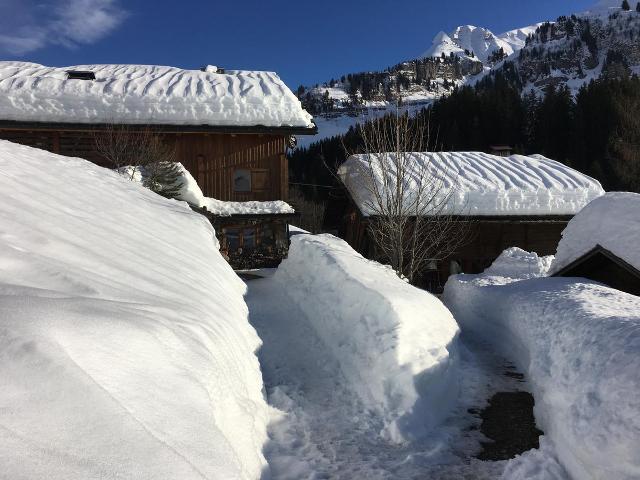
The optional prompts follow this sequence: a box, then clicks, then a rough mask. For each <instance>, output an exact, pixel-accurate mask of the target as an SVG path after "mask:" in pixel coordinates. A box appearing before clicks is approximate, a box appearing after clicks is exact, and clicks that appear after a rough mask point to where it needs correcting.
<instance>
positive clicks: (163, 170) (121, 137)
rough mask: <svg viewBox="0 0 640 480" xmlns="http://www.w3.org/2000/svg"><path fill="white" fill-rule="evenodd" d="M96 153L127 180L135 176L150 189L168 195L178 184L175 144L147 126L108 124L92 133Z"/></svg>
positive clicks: (171, 194) (179, 185)
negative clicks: (167, 141) (169, 142)
mask: <svg viewBox="0 0 640 480" xmlns="http://www.w3.org/2000/svg"><path fill="white" fill-rule="evenodd" d="M94 140H95V143H96V150H97V151H98V153H99V154H100V155H101V156H102V157H103V158H104V159H105V160H107V161H108V162H109V163H111V164H112V165H113V167H114V168H115V169H117V170H118V172H120V173H121V174H123V175H125V176H127V177H128V178H129V179H130V180H135V179H136V176H137V175H140V176H141V177H142V178H141V180H142V183H143V184H144V186H145V187H147V188H149V189H150V190H152V191H154V192H156V193H158V194H160V195H162V196H165V197H169V198H173V197H175V196H176V195H177V194H178V192H179V190H180V187H181V182H180V177H181V176H182V172H181V169H180V167H179V165H178V164H177V163H176V153H175V147H174V146H171V145H168V144H167V143H166V142H165V141H164V139H163V138H162V136H161V135H159V134H158V133H156V132H154V131H153V130H152V129H151V128H140V129H133V128H131V127H129V126H126V125H109V126H108V127H107V128H106V129H105V130H103V131H100V132H96V134H95V135H94Z"/></svg>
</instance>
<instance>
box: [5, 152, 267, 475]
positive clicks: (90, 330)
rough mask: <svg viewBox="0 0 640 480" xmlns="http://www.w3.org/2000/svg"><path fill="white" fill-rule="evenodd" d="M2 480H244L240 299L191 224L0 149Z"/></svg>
mask: <svg viewBox="0 0 640 480" xmlns="http://www.w3.org/2000/svg"><path fill="white" fill-rule="evenodd" d="M0 172H1V173H0V192H2V202H0V384H1V385H2V388H1V389H0V465H2V473H0V477H2V478H12V479H18V478H47V479H64V480H70V479H78V480H80V479H82V480H84V479H87V478H101V479H116V478H119V479H120V478H136V479H161V478H173V479H177V478H179V479H190V478H198V479H202V478H210V479H213V478H215V479H257V478H259V477H260V475H261V471H262V469H263V467H264V466H265V460H264V458H263V456H262V447H263V444H264V443H265V441H266V423H267V421H268V419H267V406H266V404H265V402H264V400H263V397H262V393H261V389H262V379H261V375H260V369H259V365H258V361H257V358H256V357H255V355H254V351H255V350H256V349H257V347H258V346H259V339H258V337H257V335H256V333H255V331H254V330H253V328H251V327H250V325H249V324H248V321H247V315H248V311H247V307H246V305H245V303H244V300H243V294H244V292H245V286H244V284H243V283H242V282H241V281H240V280H239V279H238V277H237V276H236V275H235V274H234V273H233V271H232V270H231V268H230V267H229V266H228V264H227V263H226V262H225V261H224V260H223V259H222V257H221V256H220V254H219V253H218V251H217V249H216V245H215V236H214V232H213V230H212V228H211V226H210V224H209V223H208V222H207V221H206V220H205V219H204V217H202V216H200V215H197V214H195V213H193V212H192V211H191V210H190V209H189V208H188V207H187V205H186V204H184V203H182V202H177V201H169V200H166V199H164V198H162V197H160V196H158V195H155V194H153V193H152V192H150V191H148V190H146V189H144V188H142V187H140V185H138V184H136V183H134V182H130V181H128V180H126V179H124V178H123V177H122V176H120V175H118V174H116V173H115V172H112V171H109V170H106V169H103V168H100V167H97V166H95V165H93V164H91V163H89V162H87V161H84V160H80V159H75V158H67V157H61V156H57V155H54V154H51V153H48V152H44V151H41V150H37V149H32V148H29V147H24V146H20V145H15V144H12V143H9V142H5V141H2V142H0Z"/></svg>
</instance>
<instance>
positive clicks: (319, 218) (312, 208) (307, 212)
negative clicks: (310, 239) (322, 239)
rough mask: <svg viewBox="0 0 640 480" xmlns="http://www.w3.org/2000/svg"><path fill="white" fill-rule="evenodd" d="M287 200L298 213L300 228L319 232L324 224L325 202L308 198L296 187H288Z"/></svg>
mask: <svg viewBox="0 0 640 480" xmlns="http://www.w3.org/2000/svg"><path fill="white" fill-rule="evenodd" d="M289 201H290V202H291V203H292V204H293V205H294V206H295V208H296V212H298V213H299V214H300V225H298V226H299V227H300V228H302V229H304V230H307V231H309V232H311V233H321V232H322V227H323V225H324V214H325V210H326V204H325V203H324V202H321V201H313V200H308V199H307V198H306V197H305V196H304V193H303V192H302V191H301V190H300V189H299V188H297V187H293V186H292V187H290V188H289Z"/></svg>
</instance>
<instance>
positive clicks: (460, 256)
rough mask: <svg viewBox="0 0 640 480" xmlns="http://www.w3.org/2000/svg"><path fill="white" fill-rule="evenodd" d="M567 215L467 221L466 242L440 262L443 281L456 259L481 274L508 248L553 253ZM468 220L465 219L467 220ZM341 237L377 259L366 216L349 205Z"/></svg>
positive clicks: (463, 266)
mask: <svg viewBox="0 0 640 480" xmlns="http://www.w3.org/2000/svg"><path fill="white" fill-rule="evenodd" d="M569 219H570V218H569V217H565V218H554V217H550V218H545V217H520V218H517V217H508V218H507V217H505V218H504V219H500V218H495V217H494V218H491V219H487V218H485V219H483V218H482V217H475V218H472V219H470V220H468V227H465V228H468V233H467V241H466V242H465V244H464V245H462V246H461V247H460V248H459V249H458V251H457V252H455V253H454V254H453V255H451V256H450V257H449V258H447V259H445V260H443V261H441V262H439V265H438V274H439V281H440V284H441V285H442V284H444V283H445V282H446V280H447V278H448V277H449V275H450V273H451V272H450V264H451V261H452V260H455V261H456V262H457V263H458V264H459V265H460V266H461V267H462V271H463V272H464V273H481V272H482V271H484V270H485V269H486V268H487V267H488V266H489V265H491V263H492V262H493V261H494V260H495V259H496V258H497V257H498V256H499V255H500V254H501V253H502V252H503V251H504V250H506V249H507V248H509V247H520V248H522V249H523V250H527V251H530V252H536V253H537V254H538V255H553V254H555V252H556V248H557V247H558V242H559V241H560V238H561V237H562V231H563V230H564V229H565V227H566V226H567V223H568V222H569ZM465 221H466V220H465ZM340 234H341V236H342V237H343V238H344V239H345V240H346V241H347V242H348V243H349V244H350V245H351V246H352V247H353V248H354V249H355V250H357V251H358V252H360V253H361V254H362V255H364V256H365V257H367V258H375V256H376V253H375V249H374V245H373V241H372V239H371V238H369V232H368V226H367V220H366V218H363V217H362V216H361V215H360V213H359V211H358V210H357V208H356V207H355V206H354V205H353V203H352V204H351V205H350V207H349V209H348V210H347V212H346V215H345V216H344V226H343V229H342V231H341V232H340Z"/></svg>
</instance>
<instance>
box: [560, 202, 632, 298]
mask: <svg viewBox="0 0 640 480" xmlns="http://www.w3.org/2000/svg"><path fill="white" fill-rule="evenodd" d="M639 238H640V195H639V194H637V193H631V192H609V193H607V194H606V195H604V196H602V197H600V198H598V199H596V200H594V201H593V202H591V203H590V204H589V205H587V207H585V208H584V209H583V210H582V211H580V213H579V214H577V215H576V216H575V217H574V218H573V220H572V221H571V223H570V224H569V225H568V226H567V228H566V229H565V231H564V232H563V233H562V240H561V241H560V243H559V244H558V250H557V252H556V255H555V258H554V260H553V264H552V265H551V268H550V273H551V275H552V276H554V277H580V278H586V279H588V280H593V281H595V282H599V283H602V284H604V285H607V286H609V287H611V288H615V289H617V290H621V291H623V292H627V293H630V294H632V295H638V296H640V244H639V243H638V239H639Z"/></svg>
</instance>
